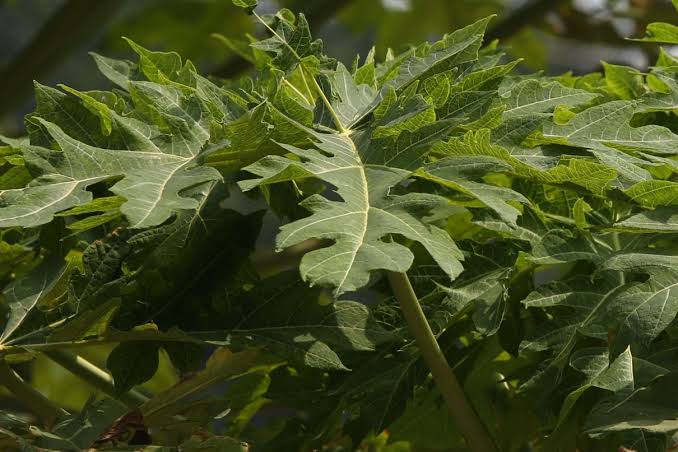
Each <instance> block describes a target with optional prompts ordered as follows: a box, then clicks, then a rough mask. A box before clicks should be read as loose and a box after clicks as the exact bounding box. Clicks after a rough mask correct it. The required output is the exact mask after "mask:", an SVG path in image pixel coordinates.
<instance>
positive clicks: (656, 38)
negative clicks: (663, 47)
mask: <svg viewBox="0 0 678 452" xmlns="http://www.w3.org/2000/svg"><path fill="white" fill-rule="evenodd" d="M636 41H644V42H661V43H664V44H678V26H676V25H672V24H667V23H662V22H655V23H653V24H650V25H648V26H647V29H646V30H645V36H644V37H642V38H640V39H636Z"/></svg>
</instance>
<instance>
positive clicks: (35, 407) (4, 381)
mask: <svg viewBox="0 0 678 452" xmlns="http://www.w3.org/2000/svg"><path fill="white" fill-rule="evenodd" d="M0 385H2V386H4V387H6V388H7V389H8V390H9V391H10V392H11V393H12V395H13V396H14V397H16V398H17V399H19V400H20V401H21V402H22V403H24V404H25V405H26V406H27V407H28V408H30V409H31V411H33V413H35V414H36V415H37V416H38V417H39V418H40V420H42V422H44V424H45V425H46V426H48V427H51V426H52V425H54V423H55V422H56V420H57V419H58V418H59V416H61V415H64V414H68V413H67V412H66V411H65V410H63V409H61V408H58V407H57V406H55V405H54V404H53V403H52V402H51V401H50V400H49V399H48V398H47V397H45V396H44V395H42V394H41V393H40V392H38V391H37V390H36V389H35V388H33V387H32V386H31V385H29V384H28V383H26V382H25V381H24V380H23V379H22V378H21V377H20V376H19V375H18V374H17V373H16V372H15V371H14V369H12V368H11V367H10V366H9V365H8V364H7V363H6V362H5V361H4V360H3V361H0Z"/></svg>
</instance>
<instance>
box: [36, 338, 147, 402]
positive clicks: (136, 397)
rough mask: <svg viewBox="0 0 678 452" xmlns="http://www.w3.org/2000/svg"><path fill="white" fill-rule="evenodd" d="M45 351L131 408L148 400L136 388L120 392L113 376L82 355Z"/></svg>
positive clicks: (49, 356) (74, 373) (47, 354)
mask: <svg viewBox="0 0 678 452" xmlns="http://www.w3.org/2000/svg"><path fill="white" fill-rule="evenodd" d="M43 353H44V354H45V356H47V357H48V358H49V359H51V360H52V361H54V362H55V363H57V364H59V365H60V366H61V367H63V368H64V369H66V370H68V371H69V372H70V373H72V374H73V375H75V376H77V377H79V378H80V379H82V380H83V381H85V382H86V383H89V384H90V385H92V386H94V387H95V388H97V389H98V390H100V391H101V392H103V393H104V394H107V395H109V396H111V397H113V398H114V399H118V400H120V401H121V402H122V403H124V404H125V405H127V406H129V407H130V408H135V407H137V406H139V405H141V404H142V403H144V402H146V401H148V398H147V397H146V396H145V395H143V394H141V393H140V392H138V391H135V390H134V389H132V390H131V391H129V392H126V393H124V394H122V395H121V394H119V393H118V392H117V391H116V389H115V385H114V384H113V377H111V376H110V375H109V374H108V373H107V372H105V371H103V370H101V369H100V368H98V367H97V366H95V365H94V364H92V363H91V362H89V361H87V360H86V359H85V358H83V357H82V356H78V355H74V354H72V353H69V352H66V351H62V350H52V351H48V352H43Z"/></svg>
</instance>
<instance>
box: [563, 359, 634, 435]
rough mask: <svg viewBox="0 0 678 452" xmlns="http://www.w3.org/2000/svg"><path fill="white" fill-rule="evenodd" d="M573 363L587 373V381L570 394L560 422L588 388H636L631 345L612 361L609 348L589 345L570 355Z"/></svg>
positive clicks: (618, 390) (625, 391)
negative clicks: (590, 346)
mask: <svg viewBox="0 0 678 452" xmlns="http://www.w3.org/2000/svg"><path fill="white" fill-rule="evenodd" d="M570 366H571V367H572V368H574V369H576V370H578V371H579V372H581V373H583V374H585V375H586V383H585V384H584V385H582V386H580V387H579V388H577V389H576V390H574V391H572V392H571V393H569V394H568V396H567V398H566V399H565V401H564V402H563V406H562V408H561V411H560V422H562V421H563V420H564V419H565V417H566V416H568V414H569V413H570V410H571V409H572V407H573V406H574V404H575V403H576V402H577V400H578V399H579V398H580V397H581V396H582V395H583V393H584V392H585V391H586V390H587V389H589V388H600V389H605V390H608V391H611V392H613V393H615V394H620V395H622V396H624V395H628V394H629V393H630V392H632V391H633V389H634V379H633V357H632V356H631V349H630V348H626V350H625V351H624V352H623V353H621V354H620V355H619V356H617V358H615V360H614V361H612V362H610V359H609V355H608V352H607V350H606V349H600V348H587V349H582V350H578V351H577V352H576V353H574V354H573V355H572V357H571V358H570Z"/></svg>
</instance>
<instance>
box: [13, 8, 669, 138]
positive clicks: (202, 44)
mask: <svg viewBox="0 0 678 452" xmlns="http://www.w3.org/2000/svg"><path fill="white" fill-rule="evenodd" d="M280 7H287V8H290V9H292V10H295V11H301V12H304V13H305V14H306V16H307V18H308V19H309V22H310V24H311V29H312V31H313V33H314V34H315V35H317V36H319V37H322V38H324V39H325V40H326V41H325V42H326V49H327V51H328V53H329V54H330V55H332V56H335V57H337V58H339V59H341V60H343V61H344V62H350V61H351V59H352V57H353V56H354V55H355V53H356V52H357V53H360V54H361V55H365V54H366V53H367V52H368V50H369V48H370V47H371V46H372V44H376V46H377V54H378V55H383V54H384V53H385V52H386V49H387V48H388V47H392V48H393V49H394V50H403V49H404V48H406V47H407V45H408V44H418V43H420V42H421V41H423V40H433V39H436V38H438V37H439V36H440V35H442V34H443V33H445V32H449V31H451V30H454V29H455V28H458V27H461V26H464V25H467V24H469V23H471V22H472V21H475V20H477V19H479V18H481V17H484V16H487V15H490V14H497V18H495V19H494V21H493V22H492V25H491V28H490V31H489V33H488V36H487V39H488V41H490V40H492V39H500V40H501V43H502V45H503V46H505V47H508V48H509V52H510V53H511V54H512V55H513V56H515V57H521V58H524V62H523V64H522V66H521V70H522V71H524V72H528V73H529V72H533V71H537V70H543V71H546V72H547V73H552V74H555V73H562V72H566V71H572V72H573V73H575V74H578V73H586V72H591V71H597V70H599V69H600V61H601V60H604V61H607V62H611V63H616V64H626V65H630V66H634V67H636V68H638V69H641V70H642V69H645V68H647V66H648V65H651V64H652V62H653V61H654V59H655V57H656V55H655V52H657V49H658V46H645V45H644V44H642V43H639V42H634V41H630V40H628V39H626V38H628V37H639V36H641V35H642V34H643V30H644V29H645V26H646V25H647V24H648V23H651V22H657V21H664V22H666V21H671V18H672V17H674V18H675V17H676V16H675V11H674V10H673V7H672V5H671V2H670V0H261V1H260V7H259V11H260V12H262V13H267V12H275V11H276V10H277V9H278V8H280ZM213 33H219V34H222V35H224V36H226V37H234V38H240V37H242V36H243V35H244V34H245V33H250V34H253V35H258V34H260V33H263V30H261V29H260V28H259V27H255V25H254V23H253V21H252V20H251V19H250V18H249V17H248V16H246V15H245V14H243V13H242V12H241V11H240V10H237V9H236V8H235V7H233V6H232V5H231V0H96V1H92V0H0V133H2V134H5V135H9V136H16V135H20V134H21V133H22V130H23V124H22V123H23V116H24V115H25V114H26V113H28V112H30V111H31V110H32V108H33V104H32V97H33V95H32V81H33V80H37V81H39V82H40V83H43V84H47V85H52V86H53V85H55V84H57V83H63V84H66V85H69V86H72V87H74V88H77V89H82V90H87V89H96V88H105V87H107V84H106V81H105V80H104V78H103V77H101V76H100V75H99V74H98V73H97V70H96V68H95V66H94V64H93V62H92V61H91V58H90V57H89V55H88V52H90V51H94V52H97V53H102V54H105V55H107V56H111V57H123V58H124V57H131V52H130V51H129V49H128V48H127V47H126V45H125V43H124V41H123V40H122V39H120V36H127V37H129V38H131V39H133V40H134V41H136V42H138V43H139V44H141V45H143V46H144V47H147V48H151V49H154V50H175V51H177V52H179V53H180V54H181V55H182V56H184V57H186V58H188V59H190V60H192V61H193V62H194V63H196V65H197V66H198V67H199V68H200V70H201V71H202V72H203V73H205V74H211V75H214V76H218V77H231V76H237V75H238V74H241V73H245V72H247V71H248V70H249V67H248V66H247V64H246V63H245V62H244V60H241V59H239V58H238V57H237V56H236V55H235V54H234V53H233V52H232V51H231V50H230V49H229V48H228V46H227V45H225V44H224V43H223V42H222V41H219V40H218V39H215V38H214V37H212V34H213ZM668 50H669V51H672V52H676V51H677V49H668Z"/></svg>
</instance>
